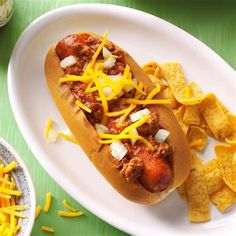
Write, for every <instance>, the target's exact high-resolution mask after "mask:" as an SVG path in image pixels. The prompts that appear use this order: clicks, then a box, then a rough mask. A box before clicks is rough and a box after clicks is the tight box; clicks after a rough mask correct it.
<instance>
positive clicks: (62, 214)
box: [58, 211, 84, 217]
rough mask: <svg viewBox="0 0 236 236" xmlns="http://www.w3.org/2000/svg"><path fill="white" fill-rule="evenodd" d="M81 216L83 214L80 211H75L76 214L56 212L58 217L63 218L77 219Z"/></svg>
mask: <svg viewBox="0 0 236 236" xmlns="http://www.w3.org/2000/svg"><path fill="white" fill-rule="evenodd" d="M83 214H84V213H83V212H82V211H77V212H68V211H58V215H59V216H64V217H78V216H82V215H83Z"/></svg>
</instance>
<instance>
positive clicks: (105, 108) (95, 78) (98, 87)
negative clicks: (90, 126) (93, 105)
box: [88, 69, 108, 124]
mask: <svg viewBox="0 0 236 236" xmlns="http://www.w3.org/2000/svg"><path fill="white" fill-rule="evenodd" d="M88 72H89V73H90V74H91V76H92V78H93V81H94V83H95V85H96V87H97V89H98V93H99V96H100V99H101V101H102V106H103V117H102V123H103V124H104V123H106V120H107V117H106V116H105V114H106V112H108V103H107V100H106V97H105V94H104V91H103V88H102V86H101V84H100V82H99V79H98V78H97V76H96V75H95V73H94V72H93V71H92V70H91V69H90V70H88Z"/></svg>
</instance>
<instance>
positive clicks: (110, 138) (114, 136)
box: [99, 134, 154, 151]
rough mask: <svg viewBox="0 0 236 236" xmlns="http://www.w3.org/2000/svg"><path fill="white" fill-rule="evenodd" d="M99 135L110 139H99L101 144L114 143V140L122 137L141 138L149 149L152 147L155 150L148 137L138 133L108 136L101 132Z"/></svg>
mask: <svg viewBox="0 0 236 236" xmlns="http://www.w3.org/2000/svg"><path fill="white" fill-rule="evenodd" d="M99 136H100V137H101V138H105V137H106V138H108V139H109V140H99V143H101V144H110V143H113V142H114V141H116V140H120V139H137V140H140V141H141V142H143V143H144V144H145V145H146V146H147V147H148V149H150V150H151V151H152V150H154V147H153V146H152V144H151V143H150V142H148V141H147V139H145V138H144V137H142V136H140V135H138V134H122V135H120V134H118V135H115V134H107V136H103V135H101V134H99Z"/></svg>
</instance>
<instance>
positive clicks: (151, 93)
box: [145, 84, 161, 100]
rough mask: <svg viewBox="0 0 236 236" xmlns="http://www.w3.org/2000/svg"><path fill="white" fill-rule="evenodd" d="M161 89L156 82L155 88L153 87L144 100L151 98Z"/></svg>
mask: <svg viewBox="0 0 236 236" xmlns="http://www.w3.org/2000/svg"><path fill="white" fill-rule="evenodd" d="M160 91H161V86H160V85H159V84H158V85H157V86H156V88H154V89H153V90H152V91H151V92H150V93H149V94H148V95H147V97H146V99H145V100H151V99H152V98H153V97H154V96H156V95H157V94H158V93H159V92H160Z"/></svg>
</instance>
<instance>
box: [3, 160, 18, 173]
mask: <svg viewBox="0 0 236 236" xmlns="http://www.w3.org/2000/svg"><path fill="white" fill-rule="evenodd" d="M16 165H17V163H16V162H15V161H12V162H11V163H10V164H9V165H7V166H6V167H4V169H3V173H8V172H10V171H11V170H13V169H14V168H15V167H16Z"/></svg>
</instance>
